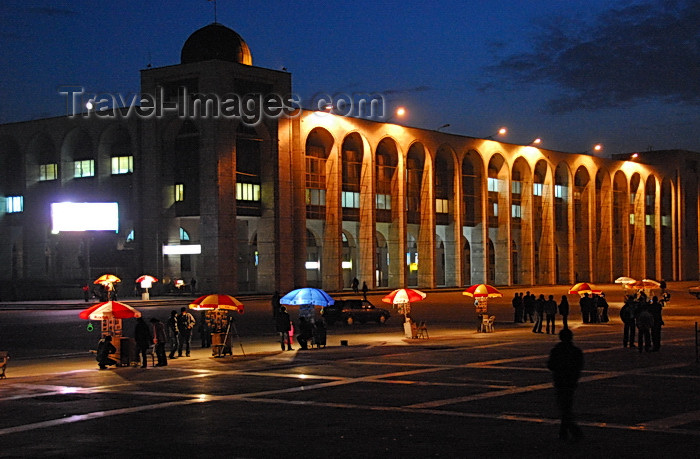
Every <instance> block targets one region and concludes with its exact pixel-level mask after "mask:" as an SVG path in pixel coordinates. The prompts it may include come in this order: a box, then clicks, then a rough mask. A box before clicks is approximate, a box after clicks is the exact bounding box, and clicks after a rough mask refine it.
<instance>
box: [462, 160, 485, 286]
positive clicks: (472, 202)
mask: <svg viewBox="0 0 700 459" xmlns="http://www.w3.org/2000/svg"><path fill="white" fill-rule="evenodd" d="M484 170H485V167H484V161H483V158H482V157H481V155H480V154H479V153H478V152H477V151H475V150H469V151H467V152H466V153H465V155H464V157H463V158H462V235H463V236H464V238H465V240H466V241H467V244H468V246H469V251H468V252H467V251H463V252H462V253H463V256H464V255H467V254H468V255H469V257H470V259H469V260H463V261H462V266H463V267H469V269H470V271H469V272H465V271H462V285H471V283H472V280H474V281H483V282H486V266H487V265H486V257H485V256H484V255H485V253H486V247H485V244H484V231H485V228H484V220H485V217H484V206H483V196H484V193H485V192H486V188H485V186H486V179H485V178H484ZM467 279H468V281H467ZM467 282H469V283H468V284H467Z"/></svg>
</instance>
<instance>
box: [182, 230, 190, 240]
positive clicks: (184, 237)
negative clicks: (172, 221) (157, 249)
mask: <svg viewBox="0 0 700 459" xmlns="http://www.w3.org/2000/svg"><path fill="white" fill-rule="evenodd" d="M189 240H190V234H189V233H188V232H187V231H185V228H182V227H180V242H182V241H189Z"/></svg>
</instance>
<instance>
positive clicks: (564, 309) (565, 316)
mask: <svg viewBox="0 0 700 459" xmlns="http://www.w3.org/2000/svg"><path fill="white" fill-rule="evenodd" d="M559 314H561V322H562V327H563V328H569V299H568V298H567V297H566V295H562V296H561V303H559Z"/></svg>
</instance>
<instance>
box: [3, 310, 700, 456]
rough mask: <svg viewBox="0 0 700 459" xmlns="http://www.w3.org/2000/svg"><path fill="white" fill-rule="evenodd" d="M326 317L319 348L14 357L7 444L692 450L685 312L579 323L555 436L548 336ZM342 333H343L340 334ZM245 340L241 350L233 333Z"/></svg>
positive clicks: (64, 448) (613, 452)
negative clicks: (649, 333)
mask: <svg viewBox="0 0 700 459" xmlns="http://www.w3.org/2000/svg"><path fill="white" fill-rule="evenodd" d="M396 325H398V324H394V327H384V328H382V327H379V326H374V327H368V328H366V330H367V331H369V332H368V333H356V332H353V333H346V329H345V328H336V329H331V330H330V335H329V340H328V346H327V347H326V348H322V349H313V350H306V351H301V350H295V351H291V352H289V351H288V352H281V351H279V350H275V348H274V346H275V345H274V342H273V343H272V344H270V341H274V337H272V336H269V337H258V338H255V339H250V340H244V341H243V342H241V343H234V345H235V346H234V347H235V352H234V354H235V355H234V356H233V357H231V356H227V357H224V358H213V357H211V352H210V350H209V349H195V351H194V352H193V356H192V357H191V358H180V359H176V360H171V361H170V364H169V365H168V366H167V367H162V368H153V367H149V368H146V369H142V368H135V367H125V368H117V369H111V370H106V371H98V370H97V368H96V365H95V363H94V360H91V359H90V358H88V357H84V356H83V357H74V358H68V359H62V360H53V361H52V362H48V361H46V360H41V361H34V362H21V363H18V364H17V365H16V366H15V367H14V368H13V367H12V366H10V367H9V368H8V376H9V377H8V379H6V380H3V381H0V406H1V407H2V410H0V445H2V447H0V456H2V457H39V456H41V457H47V456H55V457H69V456H70V457H83V456H92V457H107V456H115V455H120V456H124V457H192V458H194V457H207V456H209V457H251V458H266V457H285V456H286V457H314V458H315V457H654V458H658V457H674V458H678V457H698V455H699V453H698V448H699V447H700V396H699V395H698V389H697V388H698V383H700V365H698V364H697V363H696V355H695V333H694V330H693V328H692V327H689V326H688V321H687V319H683V320H679V321H675V320H674V319H673V318H671V317H668V319H667V320H666V327H665V328H664V342H663V346H662V348H661V351H660V352H656V353H642V354H640V353H639V352H637V351H636V350H630V349H624V348H622V346H621V338H620V334H621V324H620V323H619V320H617V321H613V322H611V323H609V324H597V325H581V324H580V323H573V326H572V329H573V331H574V335H575V338H574V340H575V343H576V344H577V345H578V346H579V347H581V348H582V349H583V350H584V352H585V360H586V365H585V372H584V374H583V377H582V380H581V384H580V386H579V389H578V391H577V394H576V404H575V411H576V414H577V417H578V420H579V423H580V425H581V426H582V428H583V431H584V434H585V437H584V439H583V440H581V441H579V442H577V443H571V442H562V441H560V440H559V439H558V438H557V431H558V414H557V411H556V408H555V404H554V394H553V389H552V386H551V375H550V373H549V371H548V370H547V369H546V368H545V362H546V359H547V356H548V353H549V350H550V349H551V348H552V346H553V345H554V344H555V343H556V342H557V337H556V336H554V335H546V334H545V335H536V334H533V333H532V332H531V331H530V327H529V326H528V325H527V324H518V325H516V324H507V323H503V324H500V325H499V324H497V326H496V331H495V332H494V333H476V331H475V330H472V329H466V328H465V327H454V326H445V327H440V326H435V327H431V329H430V330H429V331H430V338H429V339H427V340H414V339H405V338H403V336H402V335H401V333H399V332H398V328H397V327H396ZM341 340H347V341H348V345H347V346H341V345H340V341H341ZM242 346H245V349H244V350H245V356H244V355H243V354H242V352H240V351H241V347H242Z"/></svg>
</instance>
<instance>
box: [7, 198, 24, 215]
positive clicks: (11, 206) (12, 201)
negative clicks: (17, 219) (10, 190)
mask: <svg viewBox="0 0 700 459" xmlns="http://www.w3.org/2000/svg"><path fill="white" fill-rule="evenodd" d="M5 209H6V211H7V213H8V214H14V213H17V212H22V211H24V196H7V197H6V198H5Z"/></svg>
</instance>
